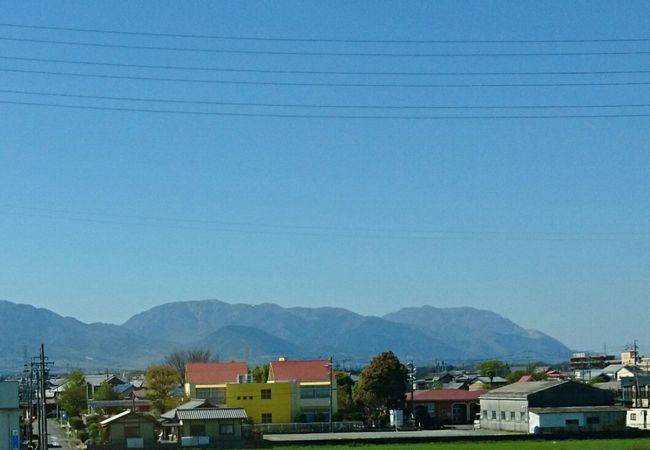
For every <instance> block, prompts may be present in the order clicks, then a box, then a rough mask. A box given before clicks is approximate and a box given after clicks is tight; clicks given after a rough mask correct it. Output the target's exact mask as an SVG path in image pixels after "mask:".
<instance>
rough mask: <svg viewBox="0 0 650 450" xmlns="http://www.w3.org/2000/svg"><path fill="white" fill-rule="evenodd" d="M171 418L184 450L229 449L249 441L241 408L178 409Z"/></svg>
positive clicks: (246, 416) (243, 412) (244, 413)
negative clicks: (200, 448) (199, 449)
mask: <svg viewBox="0 0 650 450" xmlns="http://www.w3.org/2000/svg"><path fill="white" fill-rule="evenodd" d="M174 418H175V420H176V422H177V423H178V424H179V434H180V436H181V437H180V442H181V446H183V447H196V446H210V447H214V448H219V447H226V448H232V447H238V446H240V444H241V443H242V441H244V440H246V439H248V438H250V436H247V434H246V433H245V432H244V426H243V425H244V421H245V420H246V419H247V418H248V415H247V414H246V411H245V410H244V408H203V407H198V408H187V409H182V408H177V409H176V412H175V414H174Z"/></svg>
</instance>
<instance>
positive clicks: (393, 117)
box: [0, 100, 650, 120]
mask: <svg viewBox="0 0 650 450" xmlns="http://www.w3.org/2000/svg"><path fill="white" fill-rule="evenodd" d="M0 104H7V105H23V106H40V107H52V108H67V109H80V110H95V111H119V112H138V113H156V114H178V115H195V116H229V117H268V118H294V119H359V120H499V119H501V120H504V119H520V120H526V119H590V118H591V119H598V118H601V119H602V118H634V117H637V118H642V117H650V113H618V114H555V115H550V114H549V115H543V114H536V115H489V116H486V115H483V116H470V115H462V116H460V115H459V116H449V115H446V116H442V115H440V116H413V115H410V116H407V115H403V116H402V115H391V116H388V115H341V114H336V115H334V114H285V113H254V112H253V113H249V112H220V111H186V110H171V109H145V108H124V107H111V106H94V105H69V104H63V103H43V102H25V101H14V100H0Z"/></svg>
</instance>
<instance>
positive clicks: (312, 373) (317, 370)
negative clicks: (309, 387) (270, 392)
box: [269, 359, 330, 382]
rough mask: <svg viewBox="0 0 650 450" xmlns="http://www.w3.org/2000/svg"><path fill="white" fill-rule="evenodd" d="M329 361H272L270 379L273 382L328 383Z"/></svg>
mask: <svg viewBox="0 0 650 450" xmlns="http://www.w3.org/2000/svg"><path fill="white" fill-rule="evenodd" d="M328 365H329V361H328V360H327V359H317V360H303V361H289V360H283V361H272V362H271V369H270V370H269V379H270V380H273V381H298V382H308V381H328V382H329V380H330V372H329V367H328Z"/></svg>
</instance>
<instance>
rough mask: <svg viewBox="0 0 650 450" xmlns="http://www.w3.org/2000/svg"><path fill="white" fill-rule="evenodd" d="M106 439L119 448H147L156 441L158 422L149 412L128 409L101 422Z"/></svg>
mask: <svg viewBox="0 0 650 450" xmlns="http://www.w3.org/2000/svg"><path fill="white" fill-rule="evenodd" d="M100 425H101V426H102V428H105V429H106V430H107V431H106V441H107V443H108V444H110V445H111V446H114V447H117V448H145V447H150V446H152V445H154V444H155V443H156V440H157V433H156V431H157V430H156V428H157V427H158V422H157V421H156V419H155V418H154V417H153V416H150V415H149V414H140V413H135V412H131V411H130V410H128V409H127V410H126V411H124V412H122V413H120V414H116V415H114V416H111V417H109V418H108V419H106V420H104V421H102V422H100Z"/></svg>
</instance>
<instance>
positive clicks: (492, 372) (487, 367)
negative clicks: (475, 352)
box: [476, 359, 510, 383]
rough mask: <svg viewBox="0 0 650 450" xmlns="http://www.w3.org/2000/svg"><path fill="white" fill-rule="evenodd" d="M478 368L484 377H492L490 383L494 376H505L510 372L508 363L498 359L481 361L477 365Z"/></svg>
mask: <svg viewBox="0 0 650 450" xmlns="http://www.w3.org/2000/svg"><path fill="white" fill-rule="evenodd" d="M476 368H477V369H478V371H479V372H480V373H481V375H483V376H484V377H490V383H492V380H493V379H494V377H505V376H506V375H508V373H510V367H509V366H508V364H506V363H504V362H503V361H500V360H498V359H488V360H486V361H481V362H480V363H478V364H477V365H476Z"/></svg>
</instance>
